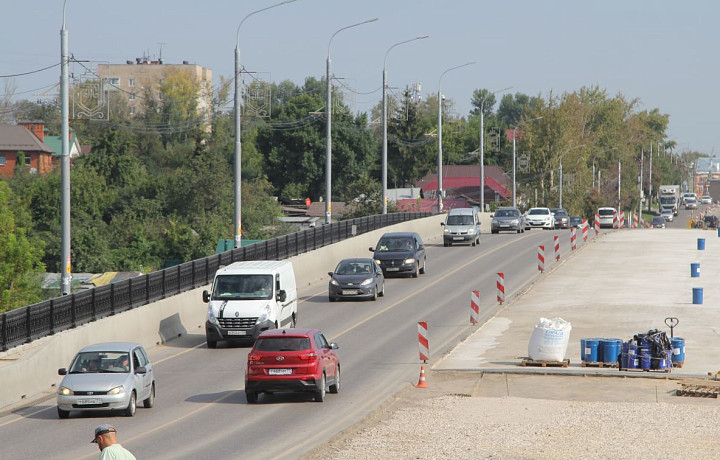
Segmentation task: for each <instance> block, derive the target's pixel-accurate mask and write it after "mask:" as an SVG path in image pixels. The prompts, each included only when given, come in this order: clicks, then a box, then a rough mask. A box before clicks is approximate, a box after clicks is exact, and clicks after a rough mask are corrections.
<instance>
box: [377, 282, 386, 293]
mask: <svg viewBox="0 0 720 460" xmlns="http://www.w3.org/2000/svg"><path fill="white" fill-rule="evenodd" d="M378 295H379V296H380V297H385V281H383V284H382V291H380V293H379V294H378Z"/></svg>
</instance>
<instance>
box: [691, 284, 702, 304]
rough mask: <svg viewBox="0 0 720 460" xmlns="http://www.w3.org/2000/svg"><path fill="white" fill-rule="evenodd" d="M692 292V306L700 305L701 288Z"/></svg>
mask: <svg viewBox="0 0 720 460" xmlns="http://www.w3.org/2000/svg"><path fill="white" fill-rule="evenodd" d="M692 290H693V305H702V303H703V288H692Z"/></svg>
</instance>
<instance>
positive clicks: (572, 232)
mask: <svg viewBox="0 0 720 460" xmlns="http://www.w3.org/2000/svg"><path fill="white" fill-rule="evenodd" d="M576 238H577V234H576V232H575V227H572V228H571V229H570V249H571V250H573V251H574V250H576V249H577V243H576V242H575V240H576Z"/></svg>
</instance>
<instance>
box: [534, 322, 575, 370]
mask: <svg viewBox="0 0 720 460" xmlns="http://www.w3.org/2000/svg"><path fill="white" fill-rule="evenodd" d="M571 330H572V325H571V324H570V323H569V322H567V321H565V320H564V319H562V318H552V319H548V318H540V322H539V323H538V324H537V325H536V326H535V330H534V331H533V333H532V336H531V337H530V343H529V344H528V356H529V357H530V359H534V360H537V361H562V360H564V359H565V352H566V351H567V347H568V342H569V341H570V331H571Z"/></svg>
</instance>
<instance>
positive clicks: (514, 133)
mask: <svg viewBox="0 0 720 460" xmlns="http://www.w3.org/2000/svg"><path fill="white" fill-rule="evenodd" d="M540 119H542V117H536V118H531V119H529V120H525V121H521V122H520V123H518V124H517V125H515V127H514V128H513V157H512V205H513V208H515V207H517V198H516V194H515V157H516V150H515V145H516V144H515V138H516V137H517V129H518V128H519V127H520V126H522V125H524V124H525V123H530V122H531V121H536V120H540Z"/></svg>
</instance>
